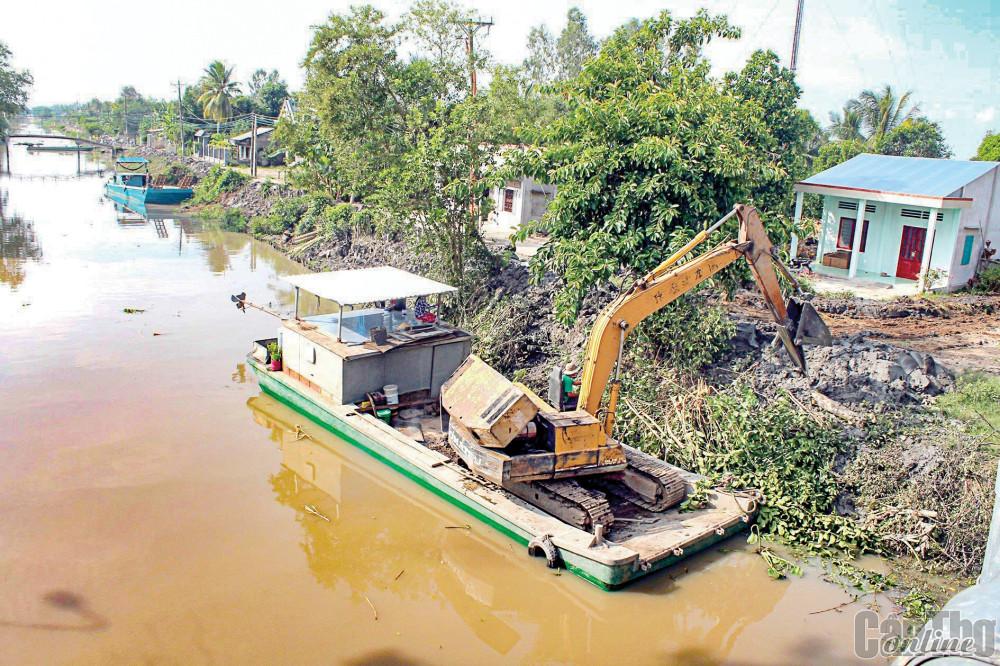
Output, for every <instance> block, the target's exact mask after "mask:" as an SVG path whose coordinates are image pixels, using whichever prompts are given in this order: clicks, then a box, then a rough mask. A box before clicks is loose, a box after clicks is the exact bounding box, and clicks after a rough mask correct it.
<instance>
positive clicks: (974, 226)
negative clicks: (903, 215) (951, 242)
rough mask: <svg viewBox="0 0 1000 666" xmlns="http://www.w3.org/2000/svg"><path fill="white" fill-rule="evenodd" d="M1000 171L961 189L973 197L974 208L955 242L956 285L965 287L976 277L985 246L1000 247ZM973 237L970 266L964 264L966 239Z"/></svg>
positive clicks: (961, 224) (965, 215) (968, 211)
mask: <svg viewBox="0 0 1000 666" xmlns="http://www.w3.org/2000/svg"><path fill="white" fill-rule="evenodd" d="M998 172H1000V169H993V170H992V171H990V172H989V173H985V174H983V175H982V176H980V177H979V178H977V179H976V180H974V181H972V182H971V183H969V184H968V185H966V186H965V187H964V188H962V192H961V196H963V197H971V198H972V200H973V201H972V206H971V207H969V208H967V209H965V210H963V211H962V214H961V218H960V220H959V224H958V229H957V238H956V239H955V241H956V242H955V253H954V256H953V257H952V264H951V275H952V282H953V284H954V285H955V286H962V285H964V284H966V283H967V282H968V281H969V280H970V279H971V278H972V276H973V275H975V272H976V267H977V265H978V264H979V258H980V256H982V252H983V243H984V241H986V240H989V241H990V244H991V246H992V247H998V246H1000V191H998V187H1000V174H998ZM966 236H972V238H973V240H972V252H971V255H970V259H969V263H968V264H966V265H964V266H963V265H962V254H963V250H964V246H965V242H966V241H965V237H966Z"/></svg>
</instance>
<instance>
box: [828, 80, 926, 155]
mask: <svg viewBox="0 0 1000 666" xmlns="http://www.w3.org/2000/svg"><path fill="white" fill-rule="evenodd" d="M911 96H912V92H910V91H907V92H905V93H903V94H902V95H898V96H897V94H896V92H895V91H894V90H893V89H892V86H891V85H888V84H886V85H884V86H883V87H882V89H881V90H878V91H873V90H863V91H862V92H861V94H860V95H858V96H857V98H856V99H852V100H850V101H849V102H848V103H847V106H846V107H845V109H849V110H851V111H855V112H857V113H858V115H859V116H861V123H862V126H863V127H864V128H865V131H866V132H867V136H868V138H869V139H871V140H873V141H879V140H881V139H882V137H883V136H885V135H886V134H888V133H889V132H891V131H892V130H893V129H895V128H896V127H897V126H898V125H899V124H900V123H902V122H903V121H904V120H907V119H909V118H913V117H914V116H916V114H917V113H919V112H920V106H919V105H913V106H911V107H909V108H907V105H908V104H909V103H910V97H911Z"/></svg>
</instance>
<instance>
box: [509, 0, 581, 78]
mask: <svg viewBox="0 0 1000 666" xmlns="http://www.w3.org/2000/svg"><path fill="white" fill-rule="evenodd" d="M527 48H528V57H527V58H525V59H524V63H523V66H524V68H525V70H527V73H528V76H529V77H530V80H531V81H532V82H533V83H534V84H536V85H539V86H544V85H549V84H551V83H555V82H557V81H566V80H568V79H571V78H573V77H575V76H576V75H577V74H579V73H580V71H581V70H582V69H583V65H584V63H585V62H587V60H589V59H590V58H593V57H594V55H596V54H597V40H596V39H594V37H593V35H591V34H590V31H589V30H588V29H587V17H586V16H584V14H583V12H582V11H580V10H579V9H578V8H576V7H571V8H570V10H569V11H568V12H567V13H566V26H565V27H564V28H563V29H562V32H560V33H559V37H558V39H557V38H555V37H554V36H553V35H552V33H551V32H549V29H548V28H546V27H545V26H544V25H539V26H535V27H534V28H532V29H531V30H530V31H529V32H528V44H527Z"/></svg>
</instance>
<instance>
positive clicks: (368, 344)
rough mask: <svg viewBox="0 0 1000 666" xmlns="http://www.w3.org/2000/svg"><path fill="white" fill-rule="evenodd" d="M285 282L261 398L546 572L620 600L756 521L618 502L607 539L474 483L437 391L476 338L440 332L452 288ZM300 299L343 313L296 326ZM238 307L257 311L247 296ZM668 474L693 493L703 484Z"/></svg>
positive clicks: (252, 359)
mask: <svg viewBox="0 0 1000 666" xmlns="http://www.w3.org/2000/svg"><path fill="white" fill-rule="evenodd" d="M286 279H287V280H288V282H290V283H291V284H292V285H293V286H294V287H295V295H296V307H295V314H294V316H293V317H292V318H289V319H283V320H282V323H281V327H280V328H279V332H278V335H277V337H275V338H268V339H263V340H258V341H256V342H255V344H254V347H253V350H252V351H251V352H250V354H249V356H248V362H249V365H250V366H251V368H252V369H253V371H254V373H255V374H256V375H257V378H258V382H259V384H260V387H261V389H262V391H263V392H264V393H266V394H268V395H270V396H272V397H273V398H276V399H277V400H279V401H281V402H283V403H285V404H287V405H289V406H290V407H292V408H293V409H296V410H297V411H299V412H301V413H303V414H304V415H306V416H307V417H309V418H310V419H312V420H313V421H315V422H316V423H318V424H319V425H321V426H323V427H325V428H326V429H328V430H330V431H331V432H333V433H335V434H337V435H338V436H340V437H341V438H342V439H343V440H345V441H346V442H349V443H350V444H353V445H354V446H357V447H359V448H360V449H362V450H364V451H366V452H367V453H369V454H371V455H372V456H374V457H375V458H376V459H378V460H380V461H381V462H383V463H385V464H387V465H389V466H390V467H391V468H393V469H395V470H396V471H398V472H400V473H402V474H403V475H405V476H407V477H409V478H410V479H412V480H413V481H415V482H416V483H418V484H419V485H421V486H423V487H424V488H427V489H428V490H430V491H432V492H433V493H435V494H436V495H438V496H440V497H441V498H443V499H445V500H446V501H448V502H450V503H452V504H454V505H455V506H458V507H459V508H461V509H463V510H465V511H466V512H468V513H469V514H470V515H472V516H475V517H476V518H477V519H479V520H481V521H483V522H484V523H486V524H488V525H490V526H492V527H494V528H496V529H497V530H499V531H500V532H501V533H503V534H505V535H507V536H508V537H510V538H512V539H514V540H515V541H516V542H518V543H520V544H522V545H523V546H526V547H527V548H528V552H529V553H531V554H537V555H541V554H544V555H545V557H546V558H547V560H548V562H549V564H550V565H553V564H555V565H562V566H564V567H565V568H566V569H568V570H569V571H571V572H572V573H574V574H576V575H578V576H580V577H582V578H584V579H586V580H588V581H590V582H591V583H593V584H595V585H598V586H600V587H602V588H604V589H616V588H618V587H621V586H623V585H625V584H626V583H628V582H629V581H632V580H635V579H637V578H640V577H642V576H644V575H647V574H649V573H651V572H653V571H656V570H659V569H663V568H665V567H667V566H670V565H671V564H674V563H676V562H678V561H680V560H682V559H685V558H687V557H690V556H691V555H692V554H694V553H697V552H699V551H701V550H703V549H705V548H707V547H709V546H711V545H712V544H714V543H716V542H718V541H720V540H722V539H724V538H726V537H727V536H729V535H731V534H733V533H736V532H739V531H741V530H743V529H745V528H746V526H747V523H748V522H749V521H750V519H752V518H753V516H754V515H755V513H756V510H757V507H756V503H755V502H754V500H753V499H752V498H749V497H745V496H741V495H739V494H735V493H727V492H723V491H719V490H714V491H710V492H709V493H708V495H707V498H706V500H705V501H704V503H700V506H699V508H696V509H694V510H691V511H682V510H681V509H680V508H679V507H675V508H672V509H669V510H666V511H656V512H654V511H646V510H644V509H642V508H640V507H638V506H635V505H633V504H629V503H627V502H625V501H624V500H616V499H614V498H611V501H612V502H613V503H614V502H619V504H618V505H615V506H614V507H613V508H614V509H615V511H616V513H618V514H619V515H622V516H626V515H627V516H628V518H627V519H626V520H619V521H616V522H615V523H614V525H613V526H612V527H611V528H610V530H607V531H604V532H603V533H601V534H594V533H591V532H589V531H586V530H584V529H580V528H578V527H576V526H574V525H570V524H568V523H566V522H564V521H563V520H560V519H559V518H557V517H556V516H554V515H551V514H549V513H547V512H546V511H544V510H542V509H541V508H539V507H538V506H534V505H532V504H530V503H528V502H526V501H524V500H523V499H522V498H520V497H518V496H516V495H514V494H512V493H511V492H509V491H508V490H506V489H504V488H502V487H501V486H499V485H496V484H494V483H492V482H490V481H489V480H487V479H484V478H482V477H481V476H477V475H475V474H473V473H472V472H470V470H469V469H468V467H467V466H466V464H465V463H464V462H463V461H462V460H461V458H460V457H459V456H457V455H455V454H454V451H453V450H452V449H451V447H450V446H449V444H448V443H447V435H446V431H445V430H443V429H442V428H441V420H440V416H439V409H440V395H441V390H442V386H444V385H445V383H446V381H447V380H448V379H449V378H450V377H451V376H452V375H453V374H454V373H455V371H456V370H457V369H458V368H459V367H460V366H461V365H462V364H463V363H464V362H465V361H466V359H467V358H468V357H469V354H470V349H471V336H470V335H469V334H468V333H466V332H465V331H463V330H461V329H459V328H457V327H454V326H450V325H448V324H446V323H445V322H443V321H441V319H440V318H439V317H438V316H436V315H435V313H434V312H433V311H429V309H428V306H427V300H426V299H427V297H429V296H434V295H437V296H438V309H437V310H438V312H440V298H441V295H442V294H447V293H449V292H453V291H455V289H454V288H453V287H450V286H448V285H445V284H442V283H439V282H435V281H432V280H428V279H426V278H422V277H420V276H417V275H413V274H411V273H407V272H405V271H401V270H398V269H394V268H390V267H378V268H369V269H361V270H355V271H333V272H329V273H317V274H311V275H299V276H291V277H289V278H286ZM302 289H305V290H306V291H308V292H310V293H312V294H313V295H314V296H316V297H317V298H326V299H328V300H330V301H333V302H335V303H337V304H338V306H339V308H338V311H337V312H335V313H332V314H323V315H316V316H307V317H299V307H298V304H299V300H300V298H299V296H300V290H302ZM406 299H422V300H423V307H422V308H414V310H418V309H419V310H420V311H421V313H422V314H421V317H420V319H418V318H417V317H416V316H415V313H414V314H411V312H412V311H411V310H410V309H408V308H407V305H408V304H407V303H406ZM234 300H236V301H237V306H239V307H241V308H245V307H246V306H247V305H250V304H248V303H247V302H246V300H245V295H240V296H237V297H234ZM348 307H349V308H353V309H345V308H348ZM626 448H627V447H626ZM628 450H629V451H630V452H631V451H634V450H633V449H630V448H629V449H628ZM636 455H641V454H638V453H636ZM672 469H674V470H675V471H676V472H677V473H678V474H679V475H680V476H681V478H682V479H683V480H684V483H685V485H686V486H687V489H688V490H689V491H693V490H694V484H695V483H696V482H697V481H698V480H699V478H700V477H699V476H698V475H695V474H693V473H690V472H687V471H684V470H680V469H678V468H672Z"/></svg>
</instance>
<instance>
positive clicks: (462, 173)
mask: <svg viewBox="0 0 1000 666" xmlns="http://www.w3.org/2000/svg"><path fill="white" fill-rule="evenodd" d="M488 108H489V107H488V105H487V104H486V102H485V100H484V99H483V98H482V97H471V96H470V97H467V98H466V99H465V100H463V101H462V102H459V103H457V104H455V105H451V106H445V105H438V106H437V107H436V108H435V109H434V110H433V111H432V112H431V113H430V114H428V116H427V117H426V118H425V119H424V121H423V123H422V124H423V125H424V126H425V127H426V128H427V131H426V132H425V133H421V135H420V136H419V138H418V139H417V141H416V143H415V145H414V146H413V147H412V148H411V149H410V150H407V151H406V152H405V153H404V154H403V155H402V157H401V159H400V160H399V161H398V162H397V163H396V164H394V165H393V166H392V167H391V168H390V169H388V171H387V172H386V173H385V174H384V178H383V180H382V183H381V187H380V189H379V191H378V192H377V193H376V194H375V195H374V197H373V199H374V203H375V204H376V210H377V211H378V213H380V214H381V219H382V226H388V228H389V229H391V230H394V231H399V232H401V233H403V234H406V235H407V236H408V237H409V238H410V239H411V240H412V241H413V244H414V246H415V247H416V248H418V249H420V250H423V251H425V252H427V253H428V254H429V255H430V256H433V257H436V258H437V264H438V265H437V268H438V270H439V271H440V272H441V273H442V275H443V277H444V278H445V279H446V280H448V282H450V283H451V284H455V285H458V286H460V287H462V289H461V290H460V291H461V292H466V291H468V290H467V289H465V288H464V287H467V286H469V285H470V284H471V283H472V282H473V280H472V275H470V271H469V270H468V262H469V259H470V258H473V257H475V256H476V255H478V254H484V253H485V246H484V244H483V241H482V237H481V236H480V234H479V222H480V216H481V215H482V216H485V215H486V214H488V213H489V182H488V181H487V180H485V179H484V177H483V176H484V173H485V170H486V169H487V168H488V167H489V166H491V164H492V162H493V160H494V156H495V150H496V149H495V147H494V146H493V145H491V142H489V141H488V139H489V138H490V128H492V127H493V124H492V123H491V121H490V118H489V114H488V113H487V110H488ZM470 174H475V178H470ZM378 213H377V214H378Z"/></svg>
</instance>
